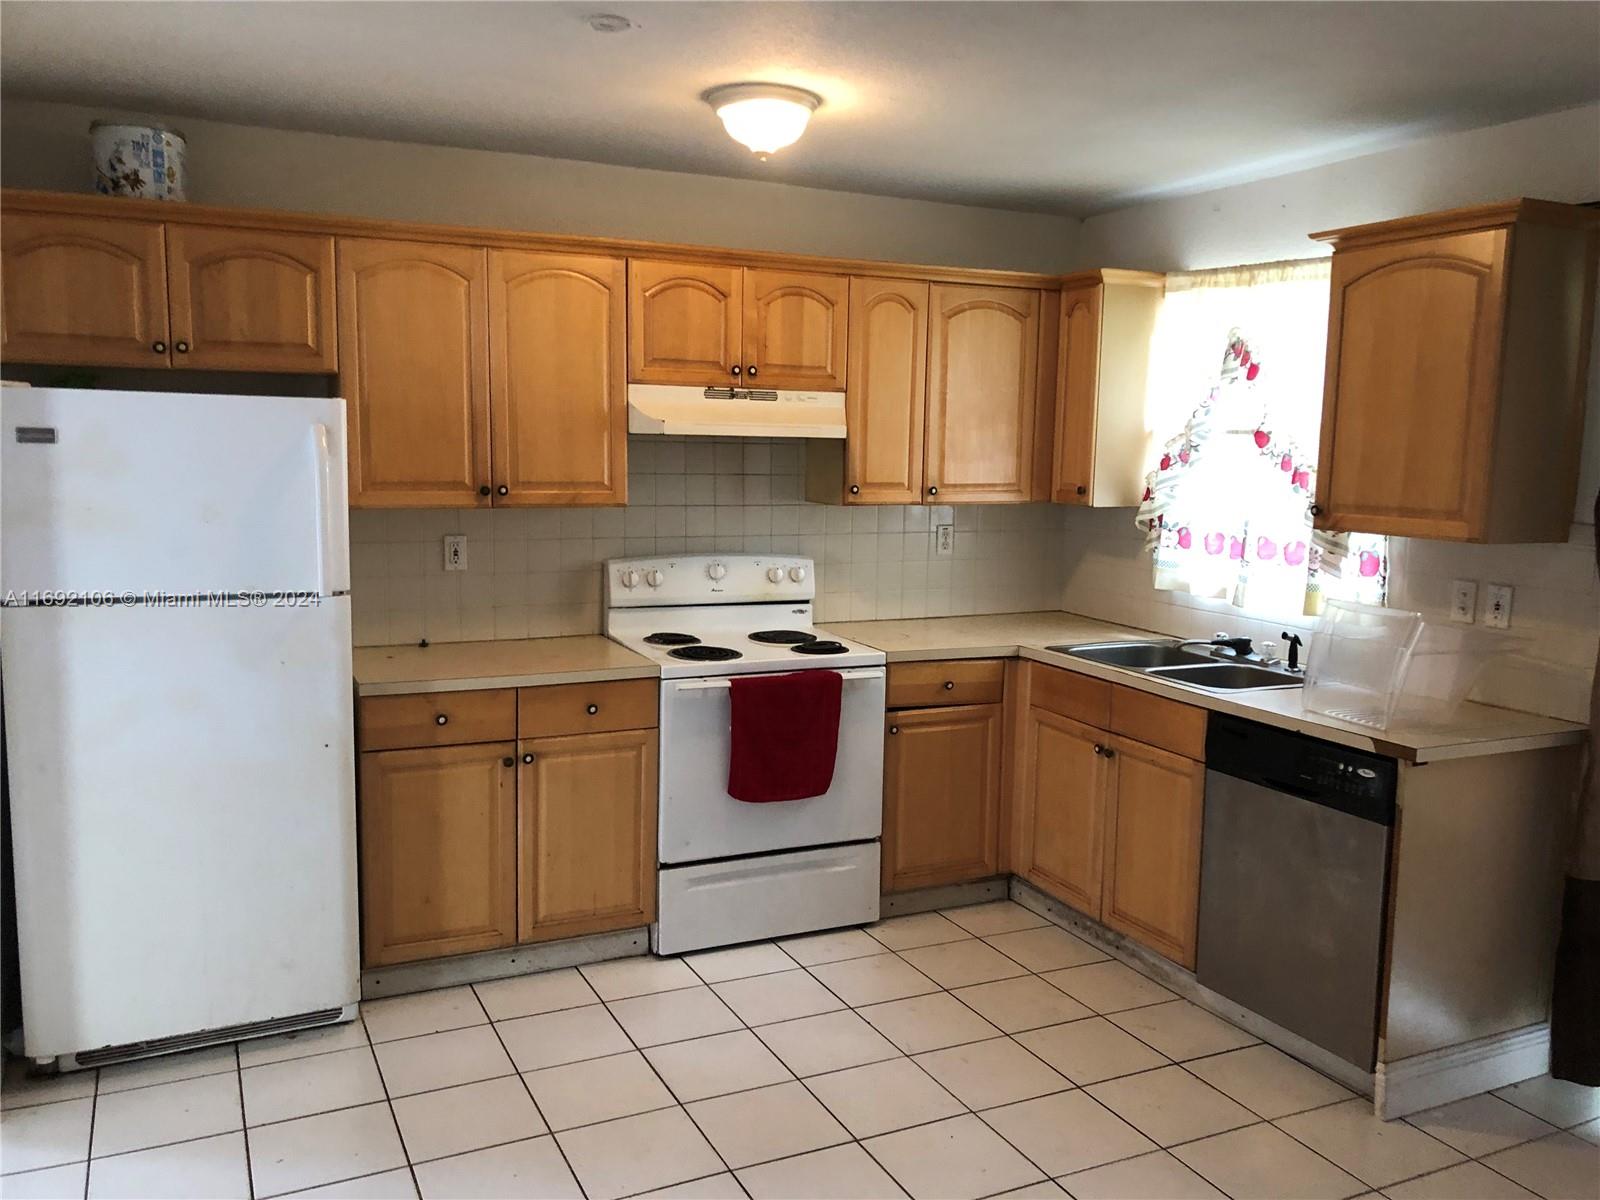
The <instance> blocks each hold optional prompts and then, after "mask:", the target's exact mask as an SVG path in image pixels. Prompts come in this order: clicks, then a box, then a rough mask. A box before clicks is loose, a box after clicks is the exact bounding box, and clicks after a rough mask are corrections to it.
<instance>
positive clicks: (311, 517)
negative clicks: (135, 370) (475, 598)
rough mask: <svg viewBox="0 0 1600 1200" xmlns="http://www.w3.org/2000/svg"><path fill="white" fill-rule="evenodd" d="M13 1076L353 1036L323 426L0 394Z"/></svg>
mask: <svg viewBox="0 0 1600 1200" xmlns="http://www.w3.org/2000/svg"><path fill="white" fill-rule="evenodd" d="M0 438H3V441H0V602H3V607H0V688H3V690H4V712H5V760H6V772H7V776H8V785H9V799H10V805H11V821H12V846H13V856H14V859H15V881H16V892H17V895H16V909H17V935H18V949H19V953H20V959H21V972H20V974H21V985H22V1015H23V1048H24V1051H25V1053H26V1055H27V1056H28V1057H29V1058H31V1059H33V1060H35V1061H37V1062H41V1063H42V1062H47V1061H55V1062H57V1063H58V1064H59V1065H60V1066H62V1067H64V1068H72V1067H77V1066H91V1065H96V1064H98V1063H102V1062H108V1061H115V1060H117V1059H120V1058H127V1057H137V1056H140V1055H145V1054H152V1053H159V1052H162V1051H166V1050H175V1049H182V1048H186V1047H189V1046H196V1045H204V1044H206V1043H209V1042H219V1041H227V1040H233V1039H235V1038H241V1037H249V1036H255V1035H259V1034H263V1033H272V1032H279V1031H282V1030H286V1029H293V1028H299V1027H303V1026H309V1025H315V1024H323V1023H328V1022H332V1021H337V1020H341V1019H349V1018H351V1017H353V1016H354V1015H355V1012H356V1003H357V1000H358V998H359V963H358V959H357V933H356V921H357V918H356V912H357V907H356V906H357V901H356V865H355V864H356V849H355V837H356V830H355V781H354V750H353V729H352V725H353V721H352V711H351V709H352V695H351V692H352V682H351V669H350V597H349V588H350V575H349V561H348V559H349V536H348V520H347V512H346V493H345V444H344V439H345V422H344V402H343V401H341V400H328V399H308V398H296V397H282V396H222V395H181V394H172V393H155V392H114V391H78V390H68V389H51V388H45V389H30V388H17V387H6V388H0Z"/></svg>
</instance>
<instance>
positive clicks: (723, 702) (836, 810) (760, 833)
mask: <svg viewBox="0 0 1600 1200" xmlns="http://www.w3.org/2000/svg"><path fill="white" fill-rule="evenodd" d="M779 673H781V672H779ZM839 674H840V675H842V676H843V677H844V690H843V693H842V696H841V699H840V708H839V746H838V751H837V753H836V756H835V758H834V768H833V783H832V785H831V786H830V787H829V788H828V790H827V791H826V792H824V793H823V794H822V795H820V796H811V797H808V798H807V799H804V800H788V801H783V802H781V803H777V804H746V803H744V802H742V801H739V800H735V799H734V798H733V797H732V796H730V795H728V758H729V754H730V752H731V749H732V738H731V731H730V728H729V708H730V702H729V686H728V685H729V681H728V679H727V678H720V679H719V678H709V679H664V680H662V681H661V761H660V774H661V803H660V806H659V809H660V826H661V837H660V852H661V861H662V862H663V863H691V862H701V861H704V860H706V859H713V858H730V857H732V856H734V855H739V854H764V853H768V852H770V851H773V850H791V849H798V848H800V847H804V846H825V845H829V844H831V843H834V842H856V841H864V840H866V839H868V838H875V837H877V836H878V835H879V833H880V832H881V830H882V828H883V711H884V710H883V695H884V669H883V668H882V667H858V668H847V669H845V670H842V671H840V672H839Z"/></svg>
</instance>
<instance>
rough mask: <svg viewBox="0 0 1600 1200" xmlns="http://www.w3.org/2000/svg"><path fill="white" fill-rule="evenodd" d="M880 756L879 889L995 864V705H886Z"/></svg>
mask: <svg viewBox="0 0 1600 1200" xmlns="http://www.w3.org/2000/svg"><path fill="white" fill-rule="evenodd" d="M887 722H888V724H887V733H888V736H887V738H886V739H885V743H884V756H883V890H884V891H886V892H898V891H906V890H908V889H910V888H920V887H932V886H935V885H938V884H946V883H962V882H965V881H967V880H972V879H986V878H988V877H989V876H991V875H994V874H996V873H997V871H998V870H999V847H998V843H999V823H1000V747H1001V706H1000V705H999V704H970V705H952V706H949V707H940V708H915V709H906V710H904V711H901V712H891V713H889V715H888V718H887Z"/></svg>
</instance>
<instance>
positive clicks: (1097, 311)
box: [1050, 283, 1105, 504]
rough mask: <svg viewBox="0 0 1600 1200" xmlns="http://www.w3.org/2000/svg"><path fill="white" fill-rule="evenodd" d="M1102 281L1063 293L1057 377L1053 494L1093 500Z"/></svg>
mask: <svg viewBox="0 0 1600 1200" xmlns="http://www.w3.org/2000/svg"><path fill="white" fill-rule="evenodd" d="M1104 291H1105V287H1104V285H1103V284H1100V283H1091V284H1088V285H1087V286H1082V287H1075V288H1064V289H1062V292H1061V344H1060V348H1059V351H1058V353H1059V354H1060V362H1059V366H1058V367H1057V379H1056V388H1057V391H1056V414H1055V439H1056V444H1055V454H1054V457H1053V462H1054V474H1053V478H1052V480H1051V488H1050V499H1052V500H1054V501H1055V502H1056V503H1057V504H1090V503H1092V502H1093V501H1092V498H1091V497H1092V493H1093V491H1094V482H1095V480H1094V467H1095V462H1094V434H1095V419H1096V410H1097V409H1098V408H1099V405H1100V320H1101V307H1102V299H1103V295H1104Z"/></svg>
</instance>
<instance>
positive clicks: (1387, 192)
mask: <svg viewBox="0 0 1600 1200" xmlns="http://www.w3.org/2000/svg"><path fill="white" fill-rule="evenodd" d="M1514 196H1535V197H1539V198H1542V199H1547V200H1563V201H1568V202H1580V201H1590V200H1600V105H1590V106H1588V107H1584V108H1578V109H1572V110H1570V111H1567V112H1562V113H1554V114H1551V115H1548V116H1543V117H1535V118H1532V119H1530V120H1526V121H1516V122H1513V123H1511V124H1507V125H1499V126H1495V127H1493V128H1489V129H1480V130H1475V131H1472V132H1469V133H1459V134H1452V135H1449V136H1446V137H1438V138H1432V139H1429V140H1427V141H1423V142H1418V143H1415V144H1413V145H1410V146H1405V147H1401V148H1400V149H1396V150H1389V151H1385V152H1384V153H1382V154H1373V155H1369V156H1366V157H1363V158H1357V159H1351V160H1350V161H1348V162H1343V163H1337V164H1334V165H1332V166H1326V167H1319V168H1316V169H1314V170H1310V171H1301V172H1298V173H1296V174H1293V175H1285V176H1282V177H1280V178H1277V179H1268V180H1263V181H1261V182H1258V183H1251V184H1244V185H1241V186H1238V187H1230V188H1222V189H1219V190H1217V191H1212V192H1206V193H1203V194H1200V195H1195V196H1184V197H1178V198H1173V199H1168V200H1158V201H1152V202H1149V203H1146V204H1140V205H1137V206H1135V207H1132V208H1127V209H1123V210H1120V211H1118V212H1111V213H1105V214H1103V215H1101V216H1096V217H1090V218H1089V219H1088V220H1087V221H1086V222H1084V229H1083V236H1082V238H1081V239H1080V241H1079V243H1078V246H1077V251H1076V252H1077V255H1078V258H1077V260H1076V262H1075V264H1074V265H1089V264H1094V265H1102V264H1103V265H1110V266H1118V267H1133V268H1143V269H1147V270H1157V271H1171V270H1186V269H1191V270H1192V269H1201V268H1206V267H1215V266H1226V265H1232V264H1236V263H1248V262H1269V261H1273V260H1276V259H1285V258H1308V257H1311V256H1312V255H1314V254H1317V253H1321V252H1323V251H1324V247H1322V246H1321V245H1320V244H1319V243H1316V242H1312V241H1310V240H1309V239H1308V238H1307V236H1306V235H1307V234H1308V233H1310V232H1312V231H1314V230H1320V229H1332V228H1338V227H1339V226H1343V225H1356V224H1360V223H1362V222H1366V221H1378V220H1385V219H1387V218H1390V217H1399V216H1405V215H1407V214H1409V213H1419V212H1429V211H1435V210H1438V209H1444V208H1455V207H1460V206H1462V205H1469V204H1482V203H1488V202H1491V201H1496V200H1504V199H1508V198H1511V197H1514ZM1167 432H1169V431H1163V432H1162V433H1161V434H1159V435H1158V436H1157V437H1156V439H1155V440H1156V442H1157V443H1159V442H1160V440H1161V439H1162V438H1163V437H1165V436H1167ZM1583 462H1584V472H1583V482H1582V486H1581V487H1580V492H1579V497H1578V510H1577V512H1576V513H1575V514H1574V515H1575V517H1577V518H1578V523H1576V524H1574V526H1573V529H1572V534H1571V538H1570V540H1569V541H1568V542H1567V544H1565V545H1541V546H1465V545H1458V544H1454V543H1450V542H1432V541H1422V540H1419V539H1407V538H1396V539H1394V541H1393V542H1392V544H1391V546H1392V562H1391V567H1392V572H1391V588H1390V597H1389V602H1390V603H1391V604H1393V605H1396V606H1398V607H1404V608H1411V609H1416V610H1418V611H1421V612H1422V613H1424V614H1425V615H1427V616H1428V617H1429V618H1430V619H1440V620H1442V619H1444V617H1445V615H1446V614H1447V613H1448V611H1449V601H1450V583H1451V580H1453V579H1473V580H1477V581H1478V583H1479V593H1478V595H1479V604H1480V607H1481V605H1482V603H1483V599H1484V586H1483V585H1485V584H1488V583H1490V582H1494V583H1509V584H1511V585H1513V586H1514V587H1515V588H1516V598H1515V600H1514V602H1513V608H1512V631H1511V632H1512V633H1513V634H1515V635H1518V636H1522V637H1526V638H1528V639H1529V642H1528V643H1527V645H1526V646H1525V653H1524V655H1523V656H1522V657H1521V658H1518V659H1515V660H1511V659H1504V660H1501V661H1499V662H1498V663H1497V664H1496V665H1495V666H1493V667H1491V668H1490V670H1489V672H1487V674H1486V676H1485V678H1484V679H1483V681H1482V682H1481V683H1480V685H1479V690H1478V692H1477V695H1478V696H1479V698H1481V699H1485V700H1489V701H1491V702H1495V703H1500V704H1505V705H1508V706H1510V707H1514V708H1521V709H1525V710H1527V711H1530V712H1541V713H1548V714H1550V715H1553V716H1559V717H1565V718H1567V719H1569V720H1574V721H1585V720H1587V716H1588V697H1589V687H1590V681H1591V680H1592V678H1593V675H1594V664H1595V643H1596V637H1597V635H1600V584H1597V582H1596V577H1595V564H1594V538H1595V529H1594V526H1593V524H1591V523H1589V522H1590V520H1591V516H1590V514H1591V513H1592V506H1593V504H1594V496H1595V490H1596V488H1597V487H1600V338H1597V341H1596V353H1595V355H1594V357H1593V360H1592V362H1591V364H1590V386H1589V419H1588V427H1587V429H1586V431H1585V435H1584V447H1583ZM1065 524H1066V533H1065V541H1066V562H1065V564H1064V568H1065V573H1066V586H1065V588H1064V591H1063V598H1062V605H1063V607H1065V608H1069V609H1072V610H1074V611H1077V612H1082V613H1086V614H1088V615H1091V616H1098V617H1102V618H1106V619H1110V620H1117V621H1121V622H1124V623H1126V624H1132V625H1140V626H1143V627H1145V628H1149V629H1158V630H1162V631H1165V632H1169V633H1173V634H1179V635H1182V636H1185V637H1188V636H1207V635H1210V634H1212V633H1214V632H1216V631H1217V630H1219V629H1228V630H1238V631H1240V632H1243V633H1246V634H1249V635H1251V636H1255V637H1266V638H1278V637H1279V635H1280V634H1281V633H1282V632H1283V631H1284V630H1285V629H1295V628H1298V629H1300V630H1301V632H1308V631H1309V628H1310V627H1311V625H1312V624H1313V623H1311V622H1308V621H1306V620H1305V619H1304V618H1301V619H1299V620H1297V621H1293V622H1290V621H1285V620H1283V619H1282V618H1281V617H1280V618H1272V617H1269V616H1268V615H1267V614H1259V613H1246V614H1242V615H1241V614H1240V611H1239V610H1238V609H1235V608H1231V607H1229V606H1228V605H1225V604H1222V603H1220V602H1218V601H1210V600H1199V599H1196V598H1194V597H1191V596H1187V595H1180V594H1178V593H1174V592H1157V591H1156V590H1155V589H1154V588H1152V587H1151V585H1150V560H1149V558H1148V556H1147V555H1145V554H1144V553H1143V551H1142V548H1141V547H1142V541H1143V534H1142V533H1141V532H1140V531H1139V530H1137V529H1135V528H1134V525H1133V511H1132V510H1131V509H1119V510H1109V511H1101V512H1085V511H1082V510H1074V511H1072V512H1070V513H1069V514H1068V515H1067V516H1066V518H1065Z"/></svg>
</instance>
